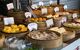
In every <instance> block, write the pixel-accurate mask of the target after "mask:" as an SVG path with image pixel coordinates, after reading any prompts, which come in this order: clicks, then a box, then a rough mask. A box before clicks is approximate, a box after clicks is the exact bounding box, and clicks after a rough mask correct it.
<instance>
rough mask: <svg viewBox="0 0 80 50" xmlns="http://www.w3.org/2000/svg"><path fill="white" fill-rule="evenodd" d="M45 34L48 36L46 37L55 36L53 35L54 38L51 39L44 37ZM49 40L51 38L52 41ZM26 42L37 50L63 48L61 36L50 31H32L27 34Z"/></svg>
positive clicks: (58, 49) (57, 49)
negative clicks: (39, 49)
mask: <svg viewBox="0 0 80 50" xmlns="http://www.w3.org/2000/svg"><path fill="white" fill-rule="evenodd" d="M40 32H41V33H40ZM45 32H46V33H47V34H48V36H49V35H50V34H52V33H53V34H54V35H53V36H55V35H56V36H55V37H53V36H50V37H47V36H46V35H47V34H46V33H45ZM38 33H39V34H38ZM32 34H33V35H32ZM43 34H44V35H43ZM43 36H44V37H43ZM35 37H36V38H35ZM50 38H52V39H50ZM28 40H29V41H30V42H31V43H32V45H33V46H35V47H38V48H43V49H44V50H48V49H49V50H50V49H53V50H55V49H56V50H60V49H61V48H62V46H63V42H62V41H63V40H62V35H61V34H60V33H58V32H55V31H50V30H46V31H32V32H30V33H29V34H28Z"/></svg>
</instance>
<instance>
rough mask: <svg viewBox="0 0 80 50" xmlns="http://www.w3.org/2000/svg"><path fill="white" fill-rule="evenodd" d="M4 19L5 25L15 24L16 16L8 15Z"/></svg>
mask: <svg viewBox="0 0 80 50" xmlns="http://www.w3.org/2000/svg"><path fill="white" fill-rule="evenodd" d="M3 20H4V25H9V24H14V18H13V17H6V18H4V19H3Z"/></svg>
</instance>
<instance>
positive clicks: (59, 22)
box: [54, 17, 62, 27]
mask: <svg viewBox="0 0 80 50" xmlns="http://www.w3.org/2000/svg"><path fill="white" fill-rule="evenodd" d="M61 20H62V17H58V18H55V19H54V24H55V26H56V27H61V26H62V23H61Z"/></svg>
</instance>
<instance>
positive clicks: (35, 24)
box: [28, 23, 38, 31]
mask: <svg viewBox="0 0 80 50" xmlns="http://www.w3.org/2000/svg"><path fill="white" fill-rule="evenodd" d="M37 28H38V25H37V23H30V24H28V29H29V30H30V31H32V30H33V29H35V30H37Z"/></svg>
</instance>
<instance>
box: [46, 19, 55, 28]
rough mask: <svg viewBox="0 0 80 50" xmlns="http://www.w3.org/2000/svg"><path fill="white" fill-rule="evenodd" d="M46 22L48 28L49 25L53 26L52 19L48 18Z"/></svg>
mask: <svg viewBox="0 0 80 50" xmlns="http://www.w3.org/2000/svg"><path fill="white" fill-rule="evenodd" d="M46 24H47V27H48V28H49V27H50V26H53V25H54V23H53V19H49V20H47V21H46Z"/></svg>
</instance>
